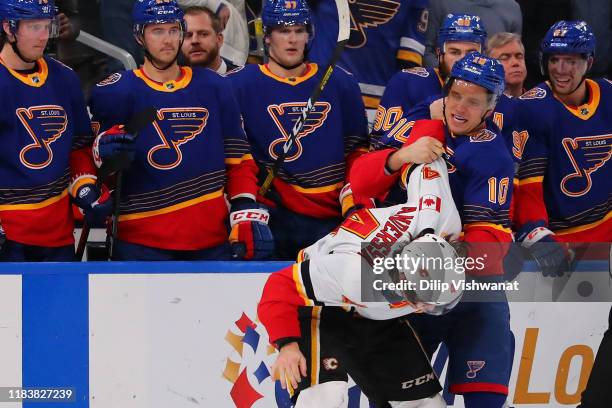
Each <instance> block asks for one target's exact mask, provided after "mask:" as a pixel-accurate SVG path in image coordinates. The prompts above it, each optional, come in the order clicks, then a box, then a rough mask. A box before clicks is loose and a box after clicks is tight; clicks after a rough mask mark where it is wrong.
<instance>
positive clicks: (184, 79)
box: [133, 67, 193, 92]
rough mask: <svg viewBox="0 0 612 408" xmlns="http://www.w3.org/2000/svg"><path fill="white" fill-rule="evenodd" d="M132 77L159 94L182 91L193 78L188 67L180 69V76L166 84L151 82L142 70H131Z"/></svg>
mask: <svg viewBox="0 0 612 408" xmlns="http://www.w3.org/2000/svg"><path fill="white" fill-rule="evenodd" d="M133 72H134V75H136V76H137V77H138V78H140V79H142V81H143V82H144V83H145V84H147V86H148V87H149V88H152V89H155V90H156V91H160V92H175V91H178V90H179V89H183V88H185V87H187V85H189V83H190V82H191V78H192V77H193V71H192V70H191V68H190V67H181V75H180V76H179V77H178V79H176V80H172V81H167V82H157V81H154V80H152V79H151V78H149V77H148V76H147V74H145V72H144V70H143V69H142V68H138V69H135V70H133Z"/></svg>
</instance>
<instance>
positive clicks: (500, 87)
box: [445, 52, 506, 99]
mask: <svg viewBox="0 0 612 408" xmlns="http://www.w3.org/2000/svg"><path fill="white" fill-rule="evenodd" d="M453 79H462V80H464V81H467V82H471V83H473V84H476V85H480V86H482V87H483V88H485V89H486V90H487V91H489V92H491V93H492V94H493V95H495V97H496V99H497V98H499V97H500V96H501V95H502V94H503V93H504V89H505V88H506V81H505V72H504V66H503V65H502V64H501V62H499V61H498V60H496V59H495V58H490V57H487V56H485V55H482V54H481V53H479V52H471V53H469V54H468V55H466V56H465V57H463V58H461V59H460V60H459V61H457V62H455V64H454V65H453V69H452V70H451V74H450V76H449V78H448V80H447V83H446V85H445V89H446V91H448V87H450V85H451V83H452V80H453Z"/></svg>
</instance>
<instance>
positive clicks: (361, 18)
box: [346, 0, 400, 48]
mask: <svg viewBox="0 0 612 408" xmlns="http://www.w3.org/2000/svg"><path fill="white" fill-rule="evenodd" d="M349 7H350V10H351V36H350V38H349V40H348V43H347V44H346V46H347V47H348V48H360V47H363V46H364V45H365V44H366V43H367V42H368V39H367V36H366V33H365V31H364V29H366V28H371V27H377V26H379V25H382V24H385V23H388V22H389V21H390V20H391V19H392V18H393V17H395V15H396V14H397V12H398V11H399V8H400V2H399V1H391V0H349Z"/></svg>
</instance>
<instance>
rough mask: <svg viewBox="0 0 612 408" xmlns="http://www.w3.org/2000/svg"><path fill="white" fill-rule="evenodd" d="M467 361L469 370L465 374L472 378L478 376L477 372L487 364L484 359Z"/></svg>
mask: <svg viewBox="0 0 612 408" xmlns="http://www.w3.org/2000/svg"><path fill="white" fill-rule="evenodd" d="M466 363H467V366H468V369H469V370H468V372H467V373H465V376H466V377H467V378H470V379H473V378H476V374H477V373H478V372H479V371H480V370H482V368H483V367H484V366H485V362H484V361H478V360H472V361H466Z"/></svg>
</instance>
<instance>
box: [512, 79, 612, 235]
mask: <svg viewBox="0 0 612 408" xmlns="http://www.w3.org/2000/svg"><path fill="white" fill-rule="evenodd" d="M586 86H587V89H588V95H589V99H588V101H587V102H586V103H584V104H583V105H580V106H568V105H566V104H564V103H563V102H561V100H559V99H557V98H556V96H555V95H554V94H553V92H552V90H551V88H550V86H549V84H548V83H542V84H540V85H538V86H537V87H535V88H533V89H531V90H530V91H528V92H526V93H525V94H523V95H522V96H521V97H520V101H519V102H518V104H517V108H516V128H517V129H516V131H515V133H514V137H515V139H516V140H517V141H519V142H520V143H519V148H520V149H521V153H522V163H521V165H520V168H519V174H518V176H519V181H520V187H519V192H520V193H519V198H518V203H517V204H518V214H517V215H518V222H519V225H523V224H525V223H527V222H538V221H539V222H544V223H547V225H548V227H549V228H550V229H551V230H552V231H554V232H555V233H556V234H557V236H558V237H560V238H561V239H564V240H568V241H570V240H576V241H602V242H606V241H610V240H611V239H612V215H611V214H612V212H611V209H612V183H610V180H611V179H612V164H610V163H609V161H610V157H612V84H611V83H610V81H609V80H605V79H601V80H586Z"/></svg>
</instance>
